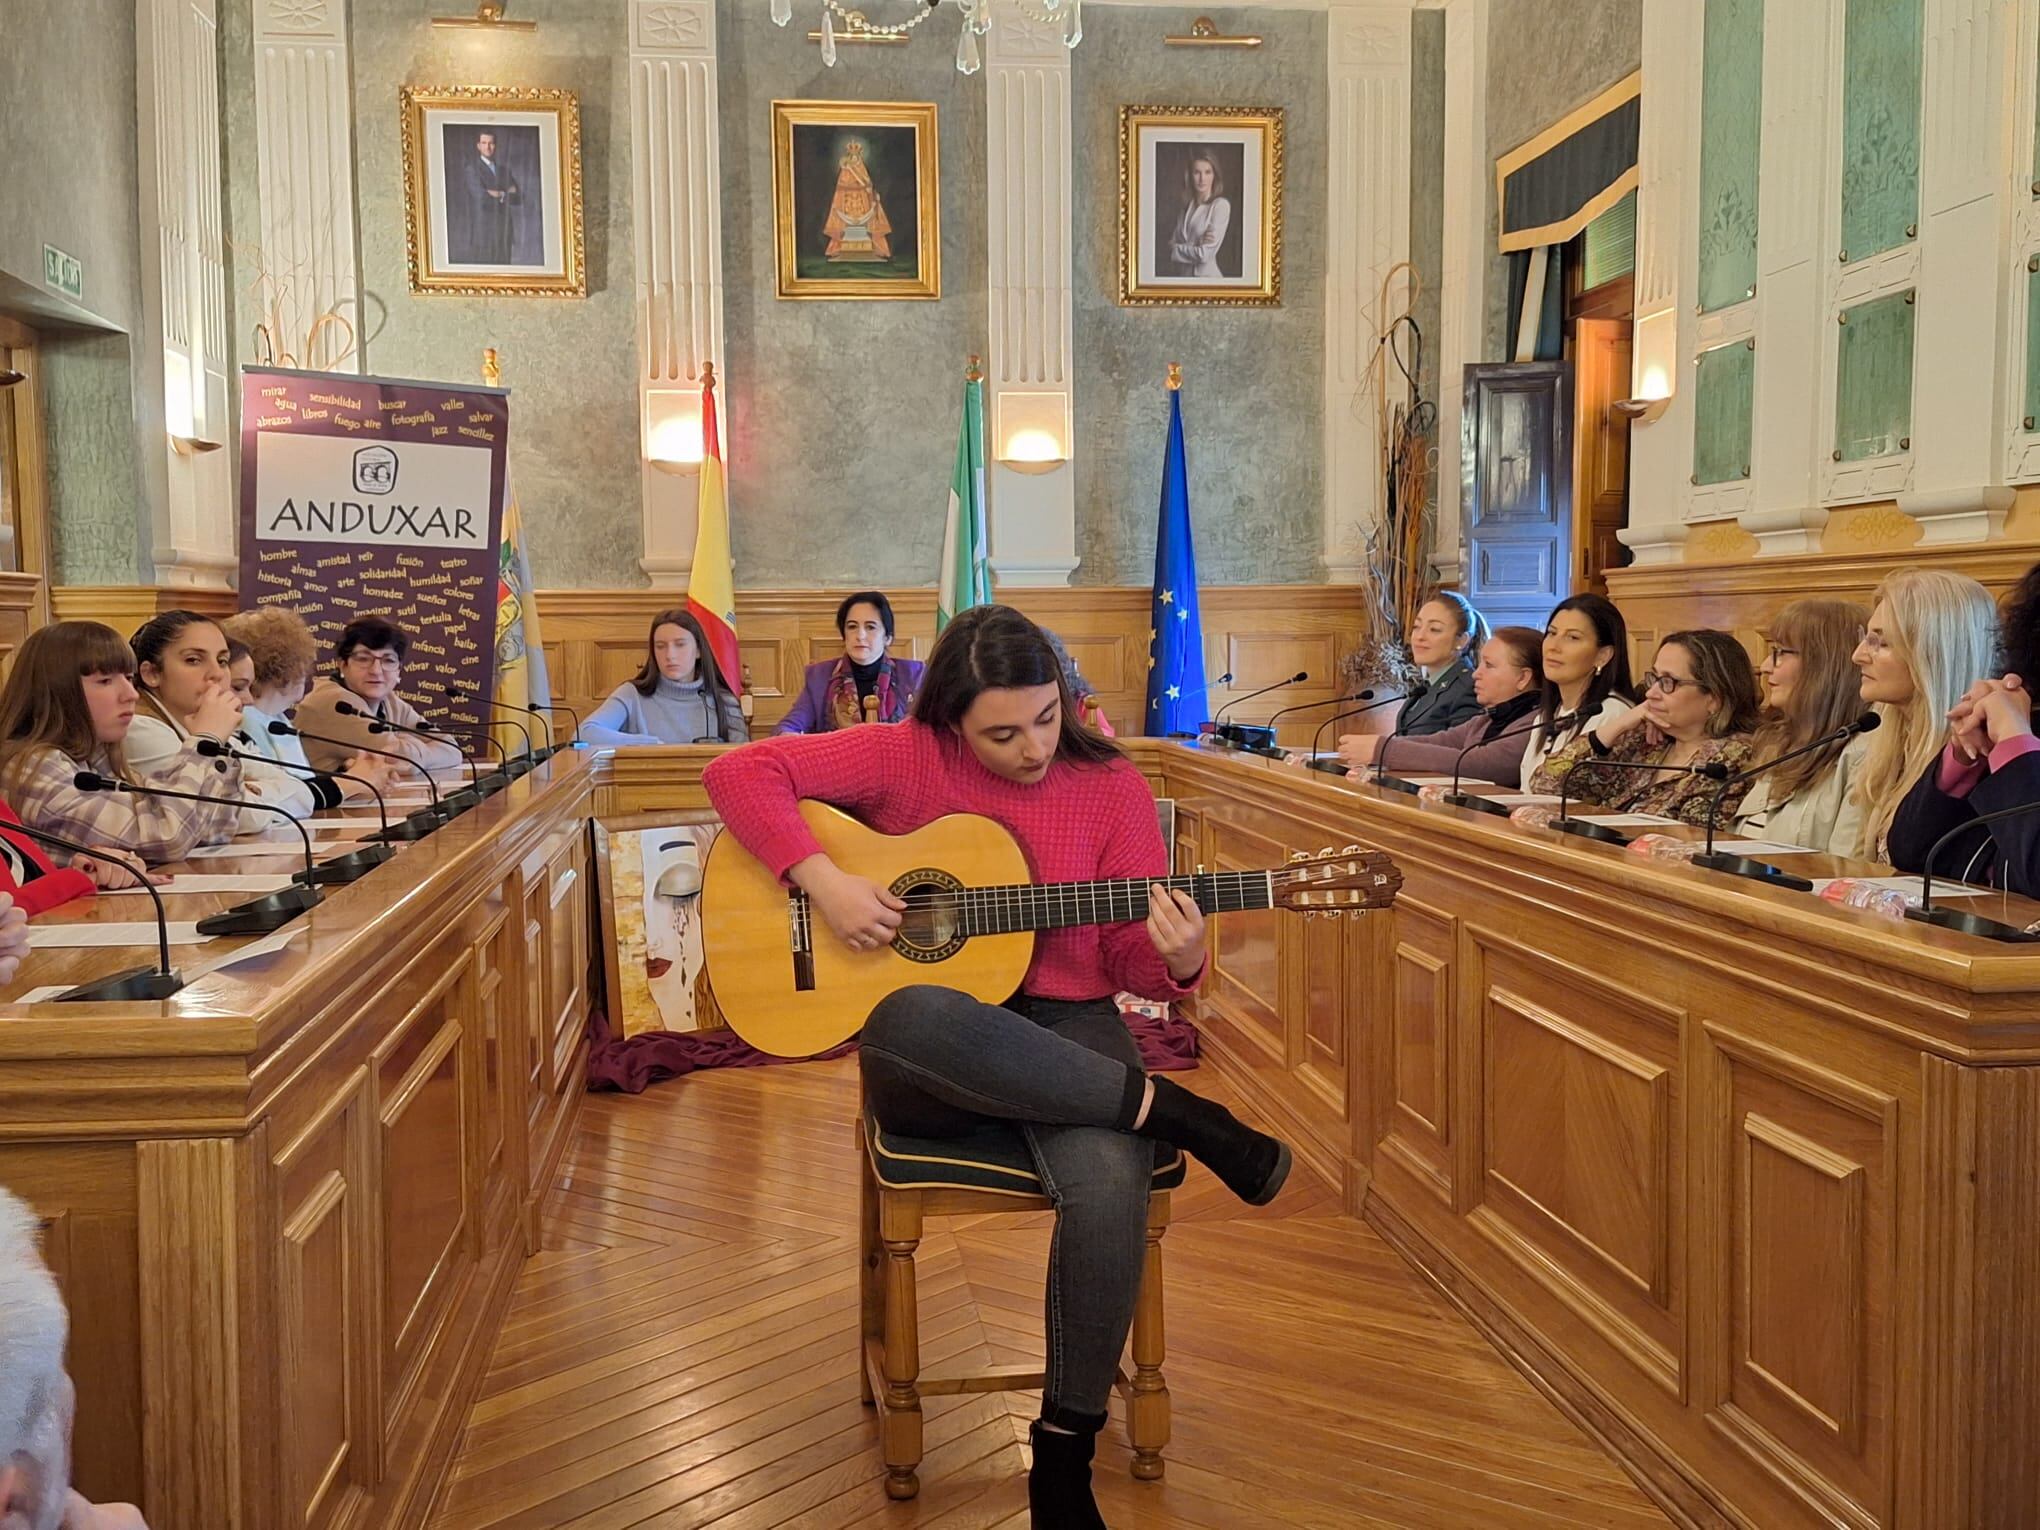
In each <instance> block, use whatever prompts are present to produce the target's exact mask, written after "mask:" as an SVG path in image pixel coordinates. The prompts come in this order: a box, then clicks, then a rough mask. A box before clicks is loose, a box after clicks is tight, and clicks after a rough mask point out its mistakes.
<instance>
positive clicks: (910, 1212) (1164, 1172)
mask: <svg viewBox="0 0 2040 1530" xmlns="http://www.w3.org/2000/svg"><path fill="white" fill-rule="evenodd" d="M857 1135H858V1145H859V1153H860V1155H861V1156H862V1157H863V1160H864V1171H863V1173H862V1174H861V1175H860V1176H859V1181H860V1184H861V1186H862V1192H861V1195H860V1202H861V1209H862V1213H863V1217H862V1220H863V1239H862V1241H863V1248H864V1271H863V1303H862V1305H863V1314H862V1320H863V1331H862V1341H861V1342H862V1346H863V1358H864V1364H863V1367H862V1370H863V1379H864V1400H865V1401H866V1402H868V1403H871V1404H873V1405H874V1406H875V1407H876V1408H877V1409H878V1421H879V1437H880V1440H881V1443H882V1445H883V1448H884V1453H885V1466H886V1474H885V1490H886V1494H887V1496H889V1497H892V1498H912V1497H913V1496H914V1495H915V1494H916V1493H918V1492H920V1491H921V1479H920V1476H919V1468H920V1465H921V1399H922V1398H923V1397H949V1396H953V1395H955V1394H956V1393H959V1392H1035V1391H1039V1390H1040V1389H1041V1387H1042V1385H1043V1383H1044V1382H1045V1381H1046V1380H1047V1377H1046V1375H1045V1373H1044V1372H1041V1371H1038V1370H1025V1369H1022V1368H1020V1367H1018V1366H999V1367H994V1368H991V1369H988V1370H980V1371H969V1372H964V1373H962V1374H958V1375H945V1376H923V1375H922V1374H921V1337H920V1316H919V1312H918V1310H917V1306H916V1302H915V1294H914V1250H915V1249H916V1248H917V1247H919V1245H920V1242H921V1229H922V1227H923V1225H924V1223H925V1222H926V1220H927V1218H929V1217H955V1216H986V1215H998V1214H1000V1213H1006V1212H1019V1211H1045V1210H1048V1209H1050V1205H1051V1203H1050V1202H1049V1199H1048V1197H1047V1196H1046V1195H1044V1194H1043V1193H1042V1189H1041V1180H1040V1178H1039V1177H1038V1176H1037V1175H1036V1174H1035V1172H1034V1161H1033V1159H1032V1157H1030V1155H1029V1154H1028V1151H1027V1144H1026V1142H1025V1140H1024V1139H1022V1137H1021V1135H1020V1133H1019V1132H1017V1131H1015V1130H1014V1129H1013V1128H1011V1127H1008V1126H1002V1125H991V1126H987V1127H985V1128H984V1129H982V1130H980V1131H978V1132H975V1133H973V1134H972V1135H971V1136H969V1137H964V1138H953V1139H944V1140H941V1141H926V1140H923V1139H920V1138H916V1137H901V1136H898V1135H896V1134H894V1133H892V1132H888V1131H885V1130H883V1129H882V1128H881V1127H880V1126H879V1125H878V1123H877V1121H876V1120H874V1119H872V1117H871V1116H869V1115H866V1116H865V1117H864V1118H863V1120H862V1121H861V1122H860V1123H859V1126H858V1129H857ZM1183 1170H1184V1165H1183V1155H1182V1153H1181V1152H1179V1151H1178V1150H1177V1149H1175V1148H1172V1147H1169V1146H1167V1145H1166V1144H1161V1143H1158V1144H1156V1152H1155V1172H1154V1181H1153V1184H1154V1189H1153V1193H1152V1194H1150V1195H1149V1197H1148V1220H1147V1260H1146V1264H1145V1265H1144V1267H1143V1268H1142V1271H1141V1282H1140V1299H1139V1302H1138V1303H1137V1304H1136V1306H1135V1307H1134V1312H1133V1374H1132V1376H1128V1375H1127V1374H1126V1368H1125V1367H1124V1366H1121V1367H1120V1370H1119V1378H1118V1380H1117V1382H1116V1383H1115V1386H1116V1389H1117V1390H1118V1391H1119V1393H1120V1395H1121V1396H1123V1397H1124V1398H1125V1399H1126V1433H1127V1438H1128V1440H1129V1441H1130V1442H1131V1444H1132V1445H1133V1475H1134V1476H1135V1477H1138V1478H1139V1479H1140V1480H1141V1481H1143V1482H1154V1481H1157V1480H1159V1479H1160V1477H1161V1475H1162V1450H1163V1447H1165V1446H1166V1445H1167V1444H1168V1443H1169V1389H1168V1387H1167V1386H1166V1385H1165V1384H1164V1382H1163V1380H1162V1352H1163V1338H1162V1234H1163V1233H1164V1232H1166V1231H1167V1230H1168V1227H1169V1192H1170V1191H1171V1190H1173V1189H1175V1188H1176V1187H1177V1186H1178V1185H1180V1184H1182V1183H1183Z"/></svg>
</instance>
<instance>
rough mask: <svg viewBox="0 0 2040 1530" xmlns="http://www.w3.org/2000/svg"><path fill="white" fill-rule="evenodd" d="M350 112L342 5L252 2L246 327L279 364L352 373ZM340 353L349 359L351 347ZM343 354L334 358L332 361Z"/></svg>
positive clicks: (307, 0) (355, 276)
mask: <svg viewBox="0 0 2040 1530" xmlns="http://www.w3.org/2000/svg"><path fill="white" fill-rule="evenodd" d="M353 122H354V110H353V92H352V90H351V88H350V85H349V71H348V59H347V0H255V159H256V175H257V179H258V180H259V181H260V194H261V236H260V237H261V245H262V267H263V270H264V271H265V272H266V274H267V276H268V278H269V280H268V282H266V283H265V284H264V285H263V287H262V288H261V289H259V290H258V292H257V293H256V303H257V309H258V312H257V322H259V323H262V324H267V325H271V326H272V329H273V332H272V333H271V335H270V356H271V359H272V360H274V361H275V362H276V363H277V364H279V365H288V366H298V367H307V368H311V369H313V370H317V371H344V372H359V371H360V370H361V352H360V348H359V344H358V341H359V338H360V337H359V336H358V335H355V336H349V335H348V334H347V333H346V331H344V330H342V329H341V328H340V327H339V326H338V325H333V324H326V325H319V327H318V334H317V335H316V336H314V335H313V334H312V330H313V326H314V325H316V324H318V320H319V318H320V316H321V315H323V314H328V313H334V312H338V313H339V315H340V317H341V318H342V319H343V320H344V321H345V322H346V323H347V324H348V325H351V326H354V327H356V328H357V329H358V328H359V326H360V324H361V313H360V309H359V305H358V302H357V299H358V298H359V296H360V292H361V287H360V277H359V269H360V262H359V257H358V254H357V244H356V235H355V224H354V131H353ZM350 353H351V354H350ZM343 354H344V355H345V359H344V360H343V359H342V357H343Z"/></svg>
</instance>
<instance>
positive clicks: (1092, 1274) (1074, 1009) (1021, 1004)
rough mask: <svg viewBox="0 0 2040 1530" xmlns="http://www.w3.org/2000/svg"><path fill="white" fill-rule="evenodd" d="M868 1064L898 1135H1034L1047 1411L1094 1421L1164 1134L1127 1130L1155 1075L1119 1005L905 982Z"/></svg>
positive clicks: (868, 1025) (1068, 1420)
mask: <svg viewBox="0 0 2040 1530" xmlns="http://www.w3.org/2000/svg"><path fill="white" fill-rule="evenodd" d="M859 1062H860V1066H861V1067H862V1068H863V1070H864V1088H865V1097H866V1099H867V1100H868V1101H869V1103H870V1105H871V1108H872V1110H873V1111H874V1112H875V1113H876V1115H877V1116H878V1119H879V1122H880V1124H881V1125H883V1126H884V1127H885V1128H886V1129H887V1130H889V1131H895V1132H899V1133H901V1134H902V1135H905V1136H909V1137H956V1136H961V1135H964V1134H965V1133H968V1132H971V1131H973V1130H975V1129H977V1128H978V1127H981V1126H983V1125H984V1123H985V1119H986V1118H987V1117H993V1118H996V1119H999V1120H1004V1121H1008V1122H1011V1123H1012V1124H1013V1125H1014V1126H1015V1127H1016V1128H1018V1130H1019V1131H1020V1134H1021V1135H1022V1136H1023V1137H1024V1138H1025V1139H1026V1141H1027V1147H1028V1151H1029V1152H1030V1153H1031V1154H1032V1155H1033V1158H1034V1166H1035V1170H1036V1172H1037V1173H1039V1174H1040V1175H1041V1183H1042V1185H1043V1187H1044V1188H1045V1189H1046V1190H1047V1192H1048V1198H1049V1199H1050V1200H1051V1201H1053V1202H1054V1203H1055V1209H1056V1223H1055V1237H1054V1241H1053V1242H1052V1243H1051V1244H1050V1246H1049V1255H1048V1295H1047V1301H1046V1308H1047V1313H1046V1317H1047V1335H1048V1367H1047V1369H1048V1382H1047V1385H1046V1386H1044V1387H1043V1389H1042V1394H1041V1416H1042V1417H1043V1418H1045V1419H1047V1420H1048V1421H1049V1422H1050V1423H1053V1424H1058V1425H1061V1426H1062V1427H1064V1428H1070V1429H1085V1428H1096V1427H1097V1426H1098V1424H1099V1423H1100V1422H1101V1421H1102V1419H1103V1417H1104V1414H1105V1411H1106V1404H1107V1403H1108V1401H1109V1400H1110V1398H1111V1394H1112V1378H1113V1375H1114V1373H1115V1372H1116V1371H1117V1370H1118V1367H1119V1356H1120V1352H1121V1351H1122V1350H1123V1349H1124V1348H1125V1347H1126V1335H1127V1330H1128V1329H1129V1328H1130V1327H1131V1326H1132V1323H1133V1306H1134V1301H1135V1299H1136V1298H1137V1297H1138V1296H1139V1294H1140V1275H1141V1262H1142V1258H1143V1256H1144V1254H1145V1252H1146V1238H1147V1232H1146V1230H1147V1202H1148V1181H1149V1178H1150V1176H1151V1174H1152V1173H1153V1170H1154V1161H1155V1145H1154V1143H1153V1142H1151V1141H1149V1140H1148V1139H1147V1138H1145V1137H1136V1136H1133V1135H1132V1134H1131V1133H1130V1132H1128V1131H1127V1130H1126V1129H1125V1124H1126V1123H1129V1122H1131V1121H1132V1119H1133V1116H1134V1114H1135V1112H1136V1111H1137V1110H1138V1109H1139V1105H1140V1099H1141V1094H1142V1092H1143V1089H1144V1087H1145V1084H1146V1078H1147V1076H1146V1074H1145V1073H1144V1072H1143V1071H1142V1069H1141V1064H1140V1049H1139V1048H1138V1047H1136V1046H1135V1045H1134V1041H1133V1037H1132V1036H1131V1035H1130V1034H1129V1033H1128V1032H1127V1029H1126V1024H1125V1022H1124V1021H1122V1020H1121V1019H1120V1018H1119V1013H1118V1010H1117V1009H1116V1008H1115V1007H1114V1005H1113V1003H1112V1001H1111V1000H1110V999H1089V1000H1083V1001H1077V1002H1071V1001H1066V1000H1057V999H1036V998H1032V997H1029V996H1028V995H1025V994H1022V995H1017V996H1016V997H1015V998H1013V999H1011V1000H1008V1001H1007V1004H1006V1005H1005V1006H1000V1005H996V1004H981V1003H979V1002H978V1001H977V1000H976V999H973V998H971V997H970V996H969V995H968V994H964V993H959V992H957V991H956V990H955V989H953V988H937V987H933V986H927V987H917V988H905V989H901V990H900V991H899V992H898V993H895V994H892V995H890V996H888V997H887V998H885V999H883V1000H881V1001H880V1002H879V1005H878V1007H877V1008H876V1009H874V1010H873V1011H872V1012H871V1018H870V1019H869V1020H868V1021H866V1022H865V1025H864V1042H863V1046H862V1049H861V1050H860V1052H859Z"/></svg>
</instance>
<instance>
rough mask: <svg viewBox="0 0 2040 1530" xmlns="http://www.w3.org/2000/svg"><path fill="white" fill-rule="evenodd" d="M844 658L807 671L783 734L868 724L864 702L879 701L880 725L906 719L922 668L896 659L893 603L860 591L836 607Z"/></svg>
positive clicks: (872, 592)
mask: <svg viewBox="0 0 2040 1530" xmlns="http://www.w3.org/2000/svg"><path fill="white" fill-rule="evenodd" d="M836 630H837V631H838V632H840V633H842V634H843V657H842V658H840V659H823V660H822V661H821V662H820V663H818V664H810V665H809V666H808V667H807V677H806V679H805V681H804V682H803V683H802V685H801V691H800V695H799V696H798V697H797V698H796V699H795V701H794V703H793V706H792V707H791V708H790V709H789V710H788V711H787V714H786V715H785V716H784V717H782V718H781V719H780V720H779V727H778V729H777V730H776V731H777V732H780V733H828V732H830V731H832V730H833V729H836V728H850V727H854V726H856V725H857V724H858V723H861V722H862V721H864V700H865V698H866V697H868V696H875V697H876V698H878V720H879V721H880V722H888V723H892V722H900V721H903V720H904V719H905V718H906V715H907V708H908V705H909V704H910V703H911V702H912V701H913V699H914V692H915V691H917V690H918V689H920V685H921V672H922V669H923V668H924V666H923V665H922V663H921V661H920V660H919V659H895V658H894V657H892V655H891V654H889V653H887V652H886V649H887V648H889V647H890V646H891V644H892V640H893V610H892V602H891V601H889V600H887V599H886V598H885V596H883V595H882V594H880V593H879V592H878V591H877V590H859V591H858V592H857V593H856V594H855V595H852V596H850V597H848V598H847V599H846V600H844V602H843V603H842V604H841V605H840V606H838V607H836Z"/></svg>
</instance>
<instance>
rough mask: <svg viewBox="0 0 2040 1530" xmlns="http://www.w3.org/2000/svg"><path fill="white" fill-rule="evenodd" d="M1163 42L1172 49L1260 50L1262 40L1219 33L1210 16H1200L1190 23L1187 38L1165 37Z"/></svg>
mask: <svg viewBox="0 0 2040 1530" xmlns="http://www.w3.org/2000/svg"><path fill="white" fill-rule="evenodd" d="M1162 41H1163V42H1165V43H1167V44H1168V45H1169V46H1170V47H1172V48H1258V47H1260V46H1261V39H1260V38H1259V37H1256V36H1253V35H1251V34H1248V33H1235V34H1232V35H1228V34H1226V33H1224V32H1221V31H1219V29H1218V23H1217V22H1215V21H1213V20H1212V19H1211V18H1210V17H1209V16H1199V17H1198V18H1197V19H1196V20H1195V21H1193V22H1191V23H1190V33H1189V35H1188V36H1187V37H1184V36H1177V37H1164V38H1163V39H1162Z"/></svg>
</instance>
